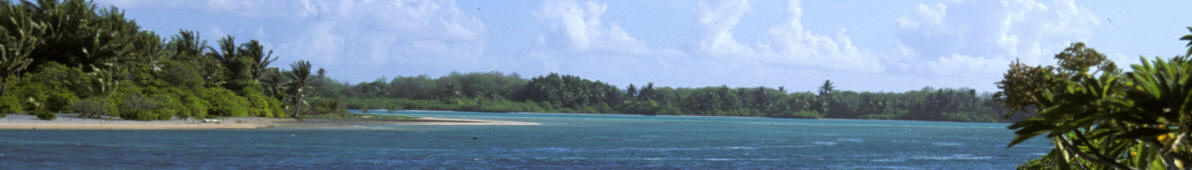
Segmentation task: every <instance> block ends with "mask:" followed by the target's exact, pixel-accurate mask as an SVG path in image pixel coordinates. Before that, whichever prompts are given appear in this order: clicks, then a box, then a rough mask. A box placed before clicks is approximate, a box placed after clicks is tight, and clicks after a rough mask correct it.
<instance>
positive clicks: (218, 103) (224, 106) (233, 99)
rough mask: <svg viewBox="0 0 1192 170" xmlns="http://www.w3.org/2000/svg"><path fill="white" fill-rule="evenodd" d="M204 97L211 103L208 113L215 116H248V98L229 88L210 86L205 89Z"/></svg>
mask: <svg viewBox="0 0 1192 170" xmlns="http://www.w3.org/2000/svg"><path fill="white" fill-rule="evenodd" d="M203 99H204V100H207V102H208V103H210V104H211V107H209V108H208V109H207V114H210V115H215V116H234V117H242V116H248V106H249V102H248V100H246V99H244V98H243V97H240V96H236V93H233V92H232V91H230V90H228V89H222V88H209V89H206V90H203Z"/></svg>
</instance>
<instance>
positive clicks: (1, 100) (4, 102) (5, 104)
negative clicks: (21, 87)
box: [0, 96, 22, 117]
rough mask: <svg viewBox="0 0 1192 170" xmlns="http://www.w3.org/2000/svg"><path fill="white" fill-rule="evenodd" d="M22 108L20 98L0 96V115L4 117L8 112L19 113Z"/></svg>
mask: <svg viewBox="0 0 1192 170" xmlns="http://www.w3.org/2000/svg"><path fill="white" fill-rule="evenodd" d="M21 110H22V107H21V100H20V99H17V97H15V96H2V97H0V117H4V115H5V114H9V113H20V112H21Z"/></svg>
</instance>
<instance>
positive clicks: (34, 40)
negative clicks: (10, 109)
mask: <svg viewBox="0 0 1192 170" xmlns="http://www.w3.org/2000/svg"><path fill="white" fill-rule="evenodd" d="M0 14H4V15H5V16H9V18H8V19H4V20H3V22H0V35H3V36H0V96H2V95H4V94H5V89H6V88H7V87H8V81H7V80H8V77H12V76H16V75H17V74H20V72H21V71H23V70H25V69H26V68H28V67H29V65H30V64H32V63H33V58H31V57H29V55H30V54H31V53H32V52H33V50H34V49H35V47H36V46H37V45H38V44H39V43H40V42H41V40H40V39H38V37H37V35H38V34H41V33H42V32H44V31H45V25H44V24H42V23H39V22H36V21H33V20H32V19H31V17H30V15H28V14H27V13H25V12H24V10H21V9H19V7H17V6H12V5H8V6H7V7H5V8H3V9H0Z"/></svg>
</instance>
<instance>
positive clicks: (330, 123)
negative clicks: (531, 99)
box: [0, 114, 539, 130]
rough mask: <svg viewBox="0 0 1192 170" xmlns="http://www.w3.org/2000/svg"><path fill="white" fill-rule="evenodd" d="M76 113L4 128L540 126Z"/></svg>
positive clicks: (8, 122) (25, 119)
mask: <svg viewBox="0 0 1192 170" xmlns="http://www.w3.org/2000/svg"><path fill="white" fill-rule="evenodd" d="M75 115H76V114H58V115H57V117H58V118H57V119H54V120H49V121H47V120H40V119H37V117H36V116H33V115H28V114H9V115H8V116H7V117H4V118H0V129H64V130H65V129H70V130H165V129H171V130H184V129H257V128H266V127H303V128H342V127H356V126H355V125H359V124H387V123H392V124H408V125H539V124H538V123H535V122H517V121H495V120H476V119H445V118H433V117H421V118H418V119H412V120H397V121H370V120H319V119H308V120H307V121H297V120H294V119H279V118H258V117H235V118H221V119H220V122H219V123H204V122H202V121H201V120H193V119H188V120H155V121H134V120H104V119H87V118H77V117H75Z"/></svg>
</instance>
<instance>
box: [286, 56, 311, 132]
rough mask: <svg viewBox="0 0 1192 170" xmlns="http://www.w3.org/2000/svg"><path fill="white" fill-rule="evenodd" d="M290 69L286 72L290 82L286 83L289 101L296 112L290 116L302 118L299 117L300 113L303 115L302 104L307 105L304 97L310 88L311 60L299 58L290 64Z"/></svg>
mask: <svg viewBox="0 0 1192 170" xmlns="http://www.w3.org/2000/svg"><path fill="white" fill-rule="evenodd" d="M290 69H291V70H290V72H289V74H286V75H287V76H289V78H290V83H288V84H286V87H287V89H288V90H287V91H288V93H289V101H290V103H291V106H293V107H294V112H293V113H291V114H290V117H293V118H294V119H298V120H302V118H298V115H301V112H302V106H303V105H306V100H305V99H304V98H305V97H306V93H307V91H308V90H307V89H309V88H310V80H311V77H310V62H309V61H305V60H298V61H297V62H294V63H293V64H290Z"/></svg>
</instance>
